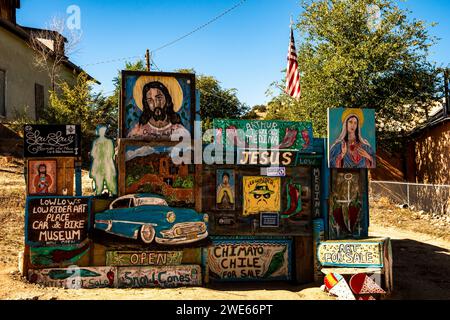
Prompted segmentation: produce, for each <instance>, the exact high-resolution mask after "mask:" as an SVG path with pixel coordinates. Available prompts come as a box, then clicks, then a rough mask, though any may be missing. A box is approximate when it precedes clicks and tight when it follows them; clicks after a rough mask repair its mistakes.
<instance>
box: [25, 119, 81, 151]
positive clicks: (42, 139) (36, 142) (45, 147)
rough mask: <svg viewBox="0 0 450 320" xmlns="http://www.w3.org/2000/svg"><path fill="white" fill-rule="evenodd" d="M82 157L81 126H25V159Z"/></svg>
mask: <svg viewBox="0 0 450 320" xmlns="http://www.w3.org/2000/svg"><path fill="white" fill-rule="evenodd" d="M80 155H81V126H80V125H37V124H33V125H25V126H24V157H25V158H48V157H50V158H52V157H79V156H80Z"/></svg>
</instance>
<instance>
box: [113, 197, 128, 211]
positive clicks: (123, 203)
mask: <svg viewBox="0 0 450 320" xmlns="http://www.w3.org/2000/svg"><path fill="white" fill-rule="evenodd" d="M131 200H132V199H130V198H126V199H120V200H117V201H116V202H114V203H112V208H113V209H125V208H129V207H130V202H131Z"/></svg>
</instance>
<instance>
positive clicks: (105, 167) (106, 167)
mask: <svg viewBox="0 0 450 320" xmlns="http://www.w3.org/2000/svg"><path fill="white" fill-rule="evenodd" d="M106 129H107V128H106V127H105V126H98V127H97V130H96V134H97V136H98V138H97V139H95V140H94V142H93V144H92V150H91V163H92V164H91V171H90V173H89V177H90V178H91V179H93V181H94V191H95V194H96V195H97V196H100V195H102V193H103V190H104V189H105V187H106V189H107V190H108V192H109V193H110V194H111V195H117V170H116V166H115V164H114V142H113V141H112V140H111V139H108V138H107V137H106V136H105V134H106Z"/></svg>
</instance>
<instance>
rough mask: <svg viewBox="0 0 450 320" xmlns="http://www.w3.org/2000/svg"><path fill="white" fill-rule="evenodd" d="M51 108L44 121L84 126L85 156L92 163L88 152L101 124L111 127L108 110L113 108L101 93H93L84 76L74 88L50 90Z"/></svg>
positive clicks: (61, 86) (64, 86)
mask: <svg viewBox="0 0 450 320" xmlns="http://www.w3.org/2000/svg"><path fill="white" fill-rule="evenodd" d="M49 100H50V101H49V105H48V106H47V108H45V109H44V112H43V113H44V114H43V115H42V118H43V121H45V123H49V124H67V123H73V124H80V125H81V133H82V147H83V151H82V156H83V159H84V160H85V162H88V161H89V157H88V152H89V151H90V148H91V145H92V141H93V140H94V139H95V137H96V135H95V129H96V127H97V125H100V124H106V125H107V124H109V123H108V121H110V116H109V115H108V112H109V111H108V110H110V109H111V105H110V104H109V103H108V101H107V99H106V98H104V97H103V96H102V95H100V94H93V93H92V81H91V80H89V78H88V75H87V74H85V73H81V74H79V75H78V76H77V78H76V82H75V84H74V85H71V84H69V83H67V82H65V81H63V82H59V83H58V84H57V87H56V89H55V91H50V98H49Z"/></svg>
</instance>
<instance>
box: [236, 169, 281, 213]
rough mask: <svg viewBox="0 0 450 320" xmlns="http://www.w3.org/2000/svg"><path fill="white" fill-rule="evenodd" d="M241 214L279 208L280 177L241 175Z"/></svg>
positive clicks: (273, 210) (275, 210)
mask: <svg viewBox="0 0 450 320" xmlns="http://www.w3.org/2000/svg"><path fill="white" fill-rule="evenodd" d="M242 180H243V185H244V187H243V192H244V210H243V216H251V215H255V214H259V213H260V212H279V211H280V210H281V200H280V198H281V179H280V178H268V177H261V176H259V177H257V176H256V177H243V179H242Z"/></svg>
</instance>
